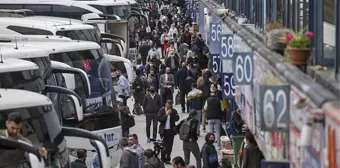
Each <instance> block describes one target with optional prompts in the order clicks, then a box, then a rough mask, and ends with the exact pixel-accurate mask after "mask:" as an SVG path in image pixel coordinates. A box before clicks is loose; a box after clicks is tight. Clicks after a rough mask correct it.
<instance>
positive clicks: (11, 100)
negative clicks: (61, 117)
mask: <svg viewBox="0 0 340 168" xmlns="http://www.w3.org/2000/svg"><path fill="white" fill-rule="evenodd" d="M0 104H2V106H0V110H11V109H19V108H27V107H36V106H46V105H52V102H51V100H50V99H49V98H48V97H46V96H44V95H42V94H39V93H35V92H30V91H26V90H18V89H0Z"/></svg>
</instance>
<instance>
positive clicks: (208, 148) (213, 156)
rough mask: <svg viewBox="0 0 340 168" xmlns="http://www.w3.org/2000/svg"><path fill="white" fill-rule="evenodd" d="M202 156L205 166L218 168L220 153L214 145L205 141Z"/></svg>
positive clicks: (205, 167)
mask: <svg viewBox="0 0 340 168" xmlns="http://www.w3.org/2000/svg"><path fill="white" fill-rule="evenodd" d="M201 157H202V160H203V168H218V166H219V164H218V154H217V151H216V149H215V147H214V145H212V144H208V143H205V144H204V145H203V147H202V151H201Z"/></svg>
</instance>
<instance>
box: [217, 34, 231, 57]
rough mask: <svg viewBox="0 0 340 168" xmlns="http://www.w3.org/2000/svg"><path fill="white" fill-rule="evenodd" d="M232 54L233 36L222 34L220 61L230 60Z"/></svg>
mask: <svg viewBox="0 0 340 168" xmlns="http://www.w3.org/2000/svg"><path fill="white" fill-rule="evenodd" d="M233 54H234V35H233V34H223V35H221V40H220V55H221V56H222V59H232V58H233Z"/></svg>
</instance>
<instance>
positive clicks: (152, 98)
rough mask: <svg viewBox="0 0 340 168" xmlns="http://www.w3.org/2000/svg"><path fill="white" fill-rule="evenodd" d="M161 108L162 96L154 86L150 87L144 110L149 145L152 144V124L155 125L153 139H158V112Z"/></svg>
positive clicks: (144, 102)
mask: <svg viewBox="0 0 340 168" xmlns="http://www.w3.org/2000/svg"><path fill="white" fill-rule="evenodd" d="M161 107H162V101H161V96H160V95H159V94H158V93H157V92H156V89H155V87H154V86H150V88H149V93H148V94H147V95H146V96H145V98H144V101H143V109H144V113H145V117H146V137H147V142H148V143H150V126H151V122H152V123H153V125H152V126H153V127H152V138H153V139H156V138H157V125H158V112H159V109H160V108H161Z"/></svg>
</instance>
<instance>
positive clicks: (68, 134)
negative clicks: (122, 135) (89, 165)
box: [62, 127, 111, 168]
mask: <svg viewBox="0 0 340 168" xmlns="http://www.w3.org/2000/svg"><path fill="white" fill-rule="evenodd" d="M62 134H63V135H64V137H65V139H66V142H67V146H68V148H70V149H87V150H89V151H91V152H89V153H93V152H92V149H91V146H92V147H94V148H95V149H96V151H97V154H98V157H99V162H100V168H110V167H111V163H110V160H111V159H110V153H109V148H108V146H107V144H106V142H105V141H104V139H103V138H101V137H100V136H97V135H95V134H93V133H91V132H90V131H87V130H83V129H79V128H73V127H62ZM84 139H88V141H87V142H86V141H84ZM80 141H81V142H83V143H79V142H80Z"/></svg>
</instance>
